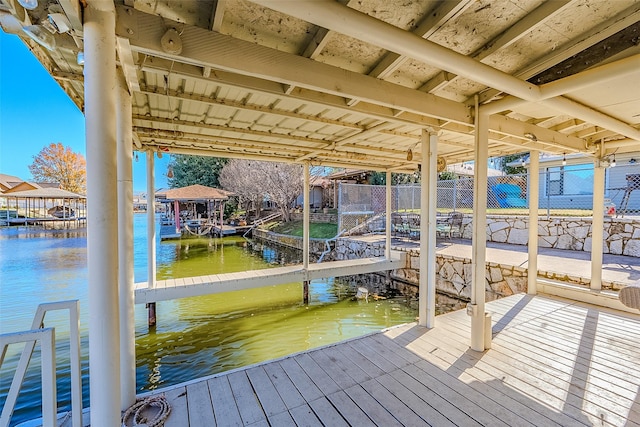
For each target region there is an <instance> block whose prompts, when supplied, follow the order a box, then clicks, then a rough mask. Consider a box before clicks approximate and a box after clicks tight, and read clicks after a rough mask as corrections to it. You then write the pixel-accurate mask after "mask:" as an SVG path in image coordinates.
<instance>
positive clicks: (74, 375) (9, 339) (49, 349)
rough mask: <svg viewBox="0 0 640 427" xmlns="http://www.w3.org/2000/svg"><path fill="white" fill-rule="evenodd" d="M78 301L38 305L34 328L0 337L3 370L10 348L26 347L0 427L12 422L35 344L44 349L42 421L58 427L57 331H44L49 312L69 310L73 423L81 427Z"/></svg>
mask: <svg viewBox="0 0 640 427" xmlns="http://www.w3.org/2000/svg"><path fill="white" fill-rule="evenodd" d="M79 306H80V304H79V302H78V300H70V301H58V302H49V303H43V304H40V305H38V309H37V310H36V314H35V316H34V318H33V323H32V324H31V330H29V331H23V332H15V333H9V334H3V335H0V348H1V349H2V350H1V352H0V366H2V362H3V361H4V357H5V355H6V352H7V347H8V346H9V345H11V344H17V343H25V346H24V349H23V350H22V354H21V355H20V360H19V361H18V366H17V367H16V371H15V374H14V376H13V381H12V382H11V387H10V388H9V392H8V393H7V399H6V401H5V403H4V406H3V408H2V414H1V415H0V427H7V426H8V425H9V422H10V421H11V417H12V415H13V411H14V409H15V405H16V401H17V400H18V394H19V393H20V388H21V387H22V383H23V382H24V378H25V375H26V372H27V368H28V367H29V362H30V361H31V356H32V355H33V350H34V348H35V346H36V342H37V341H40V347H41V354H42V360H41V371H42V373H41V375H42V421H43V426H51V427H53V426H55V425H57V422H56V417H57V407H58V403H57V392H56V356H55V354H56V353H55V328H43V324H44V323H43V322H44V316H45V314H46V313H47V312H49V311H57V310H69V352H70V361H71V419H72V425H73V426H74V427H82V376H81V368H80V314H79V311H80V310H79Z"/></svg>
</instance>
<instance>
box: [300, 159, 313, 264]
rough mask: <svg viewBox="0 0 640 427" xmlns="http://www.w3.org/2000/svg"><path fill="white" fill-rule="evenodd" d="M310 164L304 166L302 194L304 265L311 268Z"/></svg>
mask: <svg viewBox="0 0 640 427" xmlns="http://www.w3.org/2000/svg"><path fill="white" fill-rule="evenodd" d="M310 181H311V179H310V177H309V163H308V162H306V163H305V164H304V191H303V193H302V204H303V205H304V206H303V208H302V265H303V267H304V269H305V270H307V269H308V268H309V185H310Z"/></svg>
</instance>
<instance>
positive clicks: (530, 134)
mask: <svg viewBox="0 0 640 427" xmlns="http://www.w3.org/2000/svg"><path fill="white" fill-rule="evenodd" d="M524 136H525V138H527V139H530V140H531V141H533V142H536V141H537V140H538V137H537V136H535V134H533V133H531V132H527V133H525V134H524Z"/></svg>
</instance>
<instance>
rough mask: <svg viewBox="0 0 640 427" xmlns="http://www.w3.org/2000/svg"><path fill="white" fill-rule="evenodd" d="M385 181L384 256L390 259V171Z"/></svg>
mask: <svg viewBox="0 0 640 427" xmlns="http://www.w3.org/2000/svg"><path fill="white" fill-rule="evenodd" d="M386 183H387V192H386V205H387V209H386V211H387V215H386V217H385V221H386V227H385V230H387V232H386V234H385V245H384V257H385V258H386V259H387V261H389V260H391V211H392V206H391V171H387V174H386Z"/></svg>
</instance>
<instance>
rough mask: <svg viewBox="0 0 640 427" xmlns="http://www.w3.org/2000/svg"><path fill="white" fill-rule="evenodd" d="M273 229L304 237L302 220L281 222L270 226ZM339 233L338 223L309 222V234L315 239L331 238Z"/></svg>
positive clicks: (281, 232)
mask: <svg viewBox="0 0 640 427" xmlns="http://www.w3.org/2000/svg"><path fill="white" fill-rule="evenodd" d="M269 229H270V230H271V231H273V232H274V233H279V234H288V235H290V236H298V237H302V221H289V222H281V223H278V224H277V225H275V226H274V227H269ZM336 234H338V224H328V223H315V222H312V223H311V224H309V235H310V236H311V238H315V239H330V238H332V237H335V235H336Z"/></svg>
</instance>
